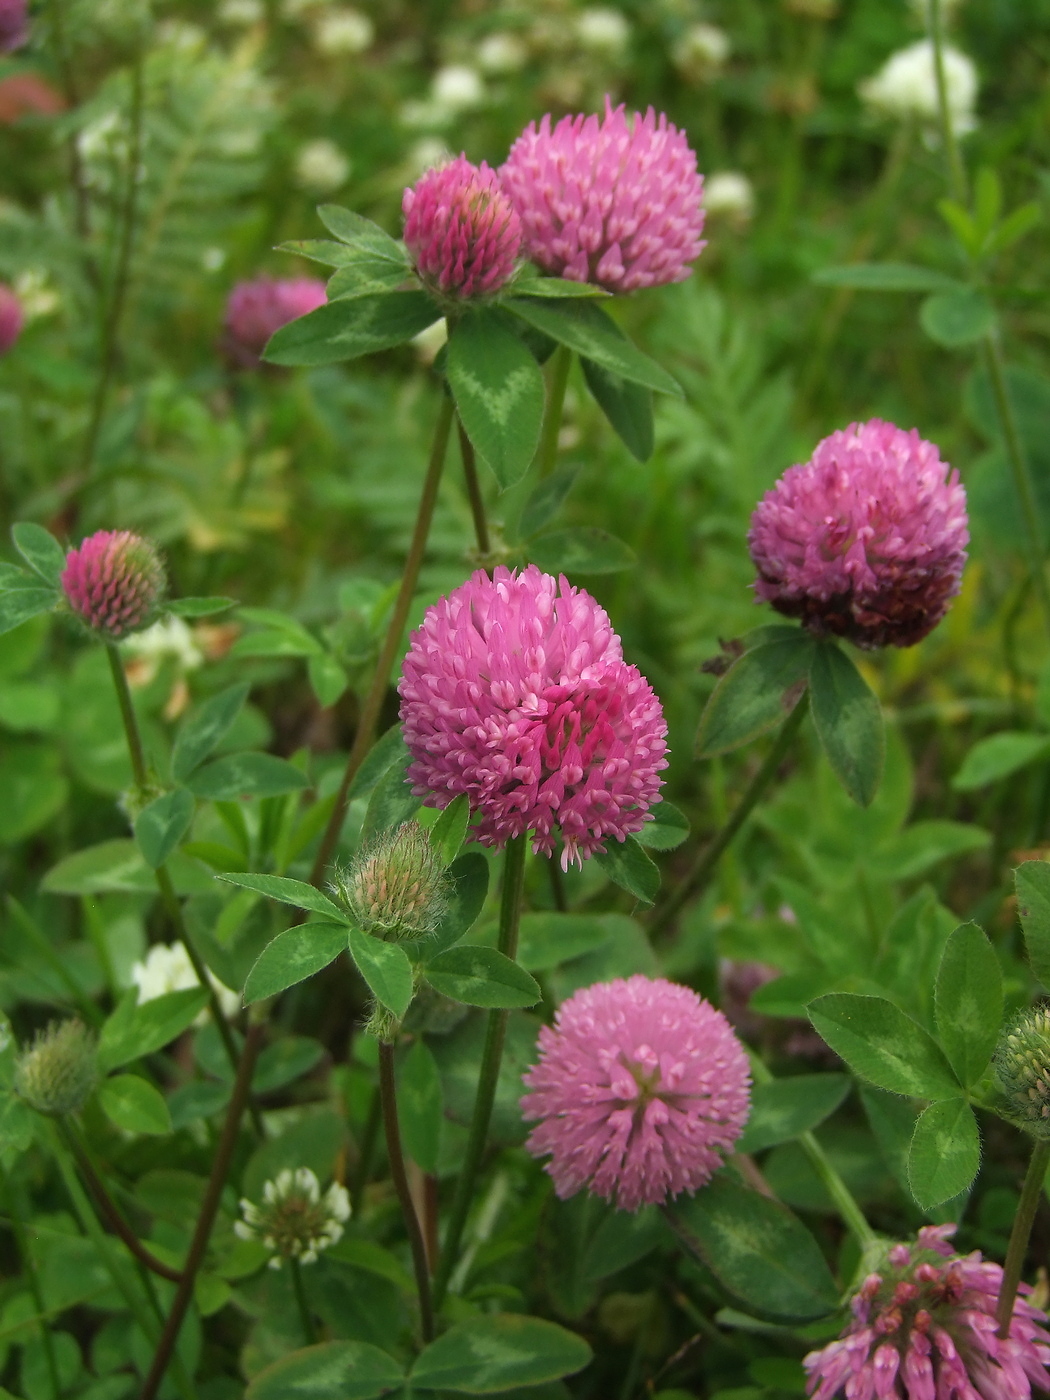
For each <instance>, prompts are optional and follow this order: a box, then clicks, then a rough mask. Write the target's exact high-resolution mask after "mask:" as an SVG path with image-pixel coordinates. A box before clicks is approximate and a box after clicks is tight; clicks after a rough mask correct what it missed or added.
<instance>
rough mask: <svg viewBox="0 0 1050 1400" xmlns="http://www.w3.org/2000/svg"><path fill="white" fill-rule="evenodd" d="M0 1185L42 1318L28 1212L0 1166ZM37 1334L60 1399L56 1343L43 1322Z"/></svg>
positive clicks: (55, 1395) (53, 1391) (54, 1395)
mask: <svg viewBox="0 0 1050 1400" xmlns="http://www.w3.org/2000/svg"><path fill="white" fill-rule="evenodd" d="M0 1183H2V1184H3V1188H4V1196H5V1197H6V1200H7V1210H8V1215H9V1216H10V1222H9V1223H10V1225H11V1229H12V1231H13V1232H14V1236H15V1243H16V1244H17V1246H18V1253H19V1255H20V1256H21V1259H22V1271H23V1273H24V1274H25V1276H26V1282H27V1283H28V1284H29V1292H30V1293H31V1294H32V1298H33V1303H34V1305H35V1307H36V1310H37V1312H38V1313H39V1314H40V1315H41V1317H43V1316H45V1315H46V1313H47V1309H46V1307H45V1306H44V1294H43V1291H42V1289H41V1287H40V1278H39V1275H38V1274H37V1271H36V1265H35V1264H34V1263H33V1256H32V1254H31V1253H30V1251H29V1239H28V1237H27V1235H26V1228H25V1221H27V1220H30V1219H31V1218H32V1217H31V1215H30V1213H29V1209H28V1204H27V1203H26V1202H25V1201H24V1200H23V1199H22V1198H21V1192H19V1193H17V1196H16V1192H15V1188H14V1185H13V1184H12V1181H11V1178H10V1177H9V1176H8V1174H7V1172H6V1171H5V1170H4V1167H3V1165H2V1164H0ZM40 1335H41V1338H42V1340H43V1343H44V1360H45V1362H46V1364H47V1374H48V1379H49V1380H50V1382H51V1394H52V1398H53V1400H59V1396H60V1395H61V1394H62V1384H61V1381H60V1380H59V1375H58V1361H57V1359H56V1357H55V1343H54V1338H53V1337H52V1335H51V1329H50V1328H49V1327H48V1326H47V1324H46V1323H41V1327H40Z"/></svg>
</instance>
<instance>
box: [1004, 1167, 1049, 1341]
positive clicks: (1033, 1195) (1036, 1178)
mask: <svg viewBox="0 0 1050 1400" xmlns="http://www.w3.org/2000/svg"><path fill="white" fill-rule="evenodd" d="M1048 1166H1050V1142H1037V1143H1036V1144H1035V1146H1034V1147H1033V1148H1032V1157H1031V1161H1030V1162H1029V1163H1028V1171H1027V1173H1026V1175H1025V1179H1024V1186H1022V1188H1021V1200H1020V1202H1019V1203H1018V1206H1017V1214H1016V1215H1015V1216H1014V1224H1013V1229H1012V1230H1011V1231H1010V1243H1009V1244H1008V1245H1007V1247H1006V1263H1005V1264H1004V1265H1003V1281H1002V1283H1001V1284H1000V1286H999V1307H998V1309H997V1310H996V1314H995V1316H996V1321H997V1322H998V1323H999V1336H1000V1337H1001V1338H1004V1339H1005V1338H1006V1337H1008V1336H1009V1335H1010V1320H1011V1318H1012V1317H1013V1315H1014V1303H1015V1301H1016V1299H1017V1287H1018V1284H1019V1283H1020V1282H1021V1270H1022V1268H1023V1267H1024V1257H1025V1255H1026V1254H1027V1252H1028V1240H1029V1237H1030V1235H1031V1233H1032V1225H1033V1223H1034V1221H1035V1212H1036V1209H1037V1207H1038V1205H1039V1198H1040V1197H1041V1196H1042V1194H1043V1182H1044V1181H1045V1180H1046V1169H1047V1167H1048Z"/></svg>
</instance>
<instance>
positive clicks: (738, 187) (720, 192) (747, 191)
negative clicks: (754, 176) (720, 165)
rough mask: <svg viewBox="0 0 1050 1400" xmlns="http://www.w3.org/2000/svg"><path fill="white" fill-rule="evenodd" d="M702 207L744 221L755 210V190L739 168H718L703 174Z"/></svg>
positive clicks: (712, 212) (709, 211)
mask: <svg viewBox="0 0 1050 1400" xmlns="http://www.w3.org/2000/svg"><path fill="white" fill-rule="evenodd" d="M704 208H705V209H706V210H707V212H708V213H709V214H714V215H720V214H721V215H724V216H726V217H727V218H730V219H736V220H739V221H740V222H741V223H746V222H747V221H748V220H749V219H750V218H751V216H752V214H754V212H755V190H754V186H753V185H752V184H751V181H750V180H749V179H748V178H747V176H746V175H744V174H743V173H742V172H741V171H739V170H719V171H716V172H715V174H714V175H705V176H704Z"/></svg>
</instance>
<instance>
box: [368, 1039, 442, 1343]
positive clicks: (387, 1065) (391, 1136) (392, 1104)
mask: <svg viewBox="0 0 1050 1400" xmlns="http://www.w3.org/2000/svg"><path fill="white" fill-rule="evenodd" d="M379 1092H380V1095H381V1096H382V1100H383V1129H384V1131H385V1133H386V1155H387V1157H388V1158H389V1159H390V1175H391V1176H392V1177H393V1179H394V1189H395V1190H396V1192H397V1199H398V1201H399V1202H400V1203H401V1214H402V1216H403V1217H404V1221H405V1230H406V1232H407V1234H408V1243H409V1245H410V1247H411V1250H412V1267H413V1268H414V1270H415V1274H416V1292H417V1293H418V1294H419V1319H420V1325H421V1328H422V1332H423V1341H424V1342H432V1341H433V1340H434V1302H433V1298H432V1296H431V1292H430V1270H429V1268H428V1266H427V1249H426V1243H425V1241H424V1239H423V1230H422V1228H421V1226H420V1224H419V1216H418V1215H417V1214H416V1207H415V1203H414V1202H413V1200H412V1192H411V1190H410V1189H409V1185H408V1173H407V1171H406V1170H405V1154H404V1150H403V1148H402V1146H401V1127H400V1125H399V1123H398V1121H397V1085H396V1081H395V1078H394V1047H393V1046H392V1045H387V1044H386V1043H385V1042H384V1041H380V1043H379Z"/></svg>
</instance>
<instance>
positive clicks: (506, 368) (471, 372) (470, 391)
mask: <svg viewBox="0 0 1050 1400" xmlns="http://www.w3.org/2000/svg"><path fill="white" fill-rule="evenodd" d="M447 372H448V382H449V385H450V386H451V389H452V393H453V395H454V397H455V400H456V408H457V409H458V410H459V416H460V420H461V421H462V423H463V427H464V429H465V430H466V434H467V436H468V437H469V438H470V440H471V442H472V443H473V444H474V449H475V451H476V452H477V454H478V456H479V457H480V458H481V459H482V461H483V462H485V463H486V464H487V465H488V466H489V467H491V469H492V471H493V472H494V473H495V476H496V479H497V480H498V482H499V484H500V486H501V487H503V488H504V490H506V488H507V487H508V486H513V485H514V484H515V482H518V481H520V480H521V478H522V477H523V476H524V475H525V473H526V472H527V471H528V469H529V463H530V462H531V461H532V458H533V454H534V453H535V451H536V446H537V443H538V442H539V440H540V428H541V426H542V423H543V374H542V372H541V371H540V367H539V365H538V364H537V363H536V361H535V359H534V358H533V357H532V355H531V354H530V353H529V351H528V349H527V348H526V346H525V344H524V343H523V342H522V341H521V340H520V339H519V338H518V337H517V336H516V335H515V334H514V332H513V331H512V330H511V329H510V326H509V325H508V323H507V321H506V320H505V319H504V317H503V316H502V315H501V314H500V313H499V312H498V311H497V310H495V309H494V308H486V309H484V310H481V311H474V312H471V313H469V314H468V315H467V316H465V317H464V318H463V320H462V321H461V322H460V323H459V325H458V326H457V327H456V328H455V330H454V331H453V333H452V338H451V340H450V341H449V347H448V371H447Z"/></svg>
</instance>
